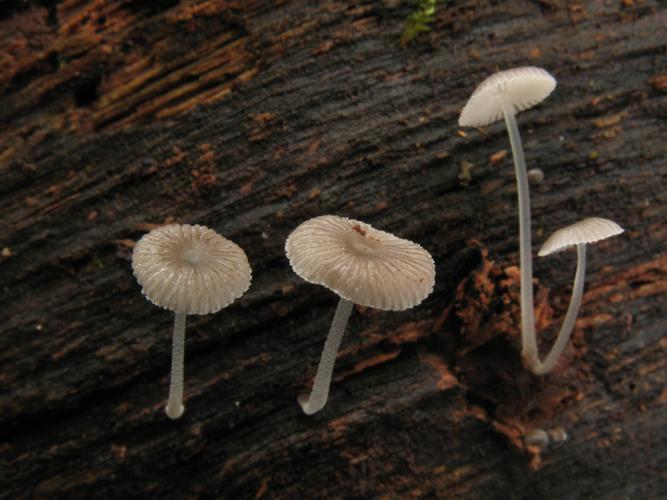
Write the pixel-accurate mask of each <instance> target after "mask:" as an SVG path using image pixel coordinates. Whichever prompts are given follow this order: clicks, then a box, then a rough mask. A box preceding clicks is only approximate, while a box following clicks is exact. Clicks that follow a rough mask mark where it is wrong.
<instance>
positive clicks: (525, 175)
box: [459, 67, 623, 375]
mask: <svg viewBox="0 0 667 500" xmlns="http://www.w3.org/2000/svg"><path fill="white" fill-rule="evenodd" d="M555 88H556V79H555V78H554V77H553V76H551V75H550V74H549V73H548V72H547V71H546V70H544V69H542V68H536V67H520V68H513V69H509V70H505V71H500V72H498V73H495V74H493V75H491V76H489V77H488V78H486V79H485V80H484V81H482V83H480V84H479V85H478V86H477V88H476V89H475V91H474V92H473V93H472V95H471V96H470V99H469V100H468V102H467V104H466V105H465V106H464V108H463V110H462V111H461V115H460V116H459V125H460V126H462V127H482V126H485V125H489V124H491V123H494V122H496V121H499V120H501V119H504V120H505V124H506V126H507V132H508V134H509V139H510V146H511V148H512V157H513V159H514V170H515V174H516V183H517V197H518V204H519V254H520V255H519V260H520V274H521V278H520V281H521V341H522V346H523V347H522V351H521V356H522V358H523V362H524V364H525V365H526V367H527V368H528V369H530V370H531V371H532V372H533V373H535V374H538V375H543V374H545V373H548V372H549V371H551V369H552V368H553V367H554V365H555V364H556V361H557V360H558V357H559V356H560V354H561V353H562V352H563V349H564V348H565V344H566V343H567V340H568V338H569V336H570V333H571V331H572V327H573V326H574V321H575V319H576V316H577V312H578V310H579V304H580V302H581V293H582V291H583V282H584V268H585V265H586V264H585V262H586V258H585V243H589V242H593V241H597V240H600V239H603V238H608V237H610V236H614V235H616V234H619V233H621V232H623V229H621V227H620V226H619V225H618V224H616V223H615V222H612V221H609V220H606V219H600V218H591V219H585V220H583V221H581V222H578V223H577V224H574V225H572V226H568V227H567V228H564V229H562V230H559V231H556V233H554V235H553V236H552V237H551V238H550V239H549V240H547V241H546V242H545V244H544V246H543V247H542V249H541V250H540V253H539V255H547V254H549V253H551V252H553V251H557V250H558V249H560V248H563V247H566V246H570V245H576V246H577V249H578V255H579V262H578V265H577V274H576V278H575V288H574V290H573V294H572V299H571V301H570V307H569V308H568V311H567V313H566V317H565V320H564V322H563V327H562V328H561V331H560V333H559V334H558V338H557V340H556V342H555V344H554V347H553V348H552V350H551V351H550V353H549V354H548V355H547V358H546V360H545V361H544V362H541V361H540V358H539V354H538V349H537V339H536V336H535V314H534V310H533V261H532V249H531V240H532V237H531V223H530V190H529V187H528V184H529V180H530V179H529V172H528V171H527V170H526V161H525V158H524V152H523V146H522V144H521V135H520V134H519V128H518V126H517V123H516V116H515V115H516V114H517V113H518V112H519V111H523V110H526V109H529V108H531V107H533V106H535V105H537V104H539V103H540V102H542V101H543V100H544V99H546V98H547V97H548V96H549V94H551V92H553V90H554V89H555ZM532 177H533V179H535V180H537V179H539V180H537V182H538V183H539V182H541V181H542V179H543V177H544V174H543V173H542V172H541V171H540V172H539V173H533V175H532ZM536 178H537V179H536ZM535 180H534V181H533V182H535Z"/></svg>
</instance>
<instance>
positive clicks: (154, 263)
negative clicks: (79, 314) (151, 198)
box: [132, 224, 251, 419]
mask: <svg viewBox="0 0 667 500" xmlns="http://www.w3.org/2000/svg"><path fill="white" fill-rule="evenodd" d="M132 270H133V271H134V276H135V277H136V278H137V281H138V282H139V284H140V285H141V286H142V290H141V291H142V292H143V294H144V295H145V297H146V298H147V299H148V300H149V301H151V302H152V303H153V304H155V305H157V306H159V307H163V308H165V309H169V310H170V311H173V312H174V314H175V318H174V338H173V350H172V357H171V381H170V385H169V400H168V401H167V406H166V409H165V411H166V413H167V416H168V417H169V418H171V419H176V418H179V417H180V416H181V415H183V411H184V409H185V408H184V406H183V361H184V354H185V317H186V315H188V314H210V313H214V312H217V311H219V310H220V309H222V308H223V307H227V306H228V305H229V304H231V303H232V302H233V301H234V300H236V299H237V298H239V297H240V296H241V295H243V294H244V293H245V291H246V290H247V289H248V287H249V286H250V279H251V270H250V265H249V264H248V258H247V257H246V255H245V253H244V252H243V250H242V249H241V248H240V247H239V246H238V245H236V244H235V243H232V242H231V241H229V240H228V239H225V238H223V237H222V236H220V235H219V234H218V233H216V232H215V231H213V230H212V229H209V228H207V227H204V226H199V225H196V226H190V225H187V224H171V225H167V226H163V227H160V228H158V229H155V230H153V231H151V232H150V233H148V234H145V235H144V236H143V237H142V238H141V239H140V240H139V241H138V242H137V244H136V245H135V247H134V251H133V253H132Z"/></svg>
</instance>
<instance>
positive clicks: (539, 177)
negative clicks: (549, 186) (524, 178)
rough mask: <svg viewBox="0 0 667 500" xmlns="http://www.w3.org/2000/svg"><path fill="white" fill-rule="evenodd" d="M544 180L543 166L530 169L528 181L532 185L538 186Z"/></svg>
mask: <svg viewBox="0 0 667 500" xmlns="http://www.w3.org/2000/svg"><path fill="white" fill-rule="evenodd" d="M543 180H544V172H543V171H542V169H541V168H531V169H530V170H529V171H528V183H529V184H530V185H532V186H537V185H538V184H542V181H543Z"/></svg>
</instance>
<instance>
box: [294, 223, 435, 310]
mask: <svg viewBox="0 0 667 500" xmlns="http://www.w3.org/2000/svg"><path fill="white" fill-rule="evenodd" d="M285 252H286V253H287V258H288V259H289V261H290V264H291V266H292V268H293V269H294V271H295V272H296V273H297V274H298V275H299V276H301V277H302V278H303V279H304V280H306V281H308V282H310V283H315V284H318V285H324V286H325V287H327V288H329V289H331V290H333V291H334V292H336V293H337V294H338V295H340V296H341V297H343V298H344V299H347V300H350V301H352V302H354V303H355V304H360V305H364V306H368V307H374V308H376V309H383V310H393V311H401V310H404V309H408V308H410V307H413V306H416V305H417V304H419V303H420V302H421V301H422V300H424V299H425V298H426V297H427V296H428V295H429V294H430V293H431V292H432V291H433V284H434V282H435V265H434V264H433V259H432V258H431V255H430V254H429V253H428V252H427V251H426V250H424V249H423V248H422V247H421V246H419V245H418V244H416V243H413V242H411V241H408V240H404V239H401V238H398V237H396V236H394V235H393V234H390V233H386V232H384V231H379V230H377V229H375V228H373V227H372V226H370V225H368V224H365V223H363V222H360V221H357V220H353V219H348V218H345V217H337V216H335V215H323V216H320V217H315V218H313V219H310V220H307V221H306V222H304V223H303V224H301V225H300V226H299V227H297V228H296V229H295V230H294V231H293V232H292V234H290V235H289V237H288V238H287V241H286V242H285Z"/></svg>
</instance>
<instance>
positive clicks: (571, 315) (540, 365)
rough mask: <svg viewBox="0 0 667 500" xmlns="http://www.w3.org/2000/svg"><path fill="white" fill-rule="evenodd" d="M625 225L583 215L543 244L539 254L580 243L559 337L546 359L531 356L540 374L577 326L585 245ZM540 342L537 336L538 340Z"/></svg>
mask: <svg viewBox="0 0 667 500" xmlns="http://www.w3.org/2000/svg"><path fill="white" fill-rule="evenodd" d="M622 232H623V228H622V227H621V226H619V225H618V224H616V223H615V222H613V221H610V220H608V219H602V218H600V217H592V218H589V219H584V220H581V221H579V222H577V223H576V224H572V225H571V226H567V227H564V228H561V229H558V230H557V231H555V232H554V233H553V234H552V235H551V236H550V237H549V238H548V239H547V241H545V242H544V245H542V248H540V251H539V253H538V255H539V256H540V257H544V256H545V255H549V254H552V253H554V252H559V251H561V250H563V249H565V248H568V247H571V246H576V247H577V272H576V274H575V276H574V286H573V287H572V297H571V299H570V305H569V306H568V308H567V312H566V313H565V319H564V320H563V324H562V326H561V328H560V331H559V332H558V337H556V342H555V343H554V345H553V347H552V348H551V351H550V352H549V354H547V357H546V359H545V360H544V362H540V360H539V357H538V356H537V354H536V355H535V356H534V357H533V358H529V359H527V360H526V361H527V362H528V367H529V368H530V369H531V370H532V371H533V373H535V374H537V375H544V374H545V373H549V372H550V371H551V370H552V369H553V367H554V366H555V365H556V361H558V358H559V357H560V355H561V354H562V353H563V350H564V349H565V346H566V345H567V341H568V339H569V338H570V334H571V333H572V329H573V328H574V323H575V320H576V319H577V314H578V313H579V306H580V305H581V296H582V294H583V292H584V275H585V274H586V245H587V244H589V243H594V242H596V241H600V240H604V239H606V238H610V237H612V236H616V235H617V234H621V233H622ZM535 342H536V343H537V340H536V341H535Z"/></svg>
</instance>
